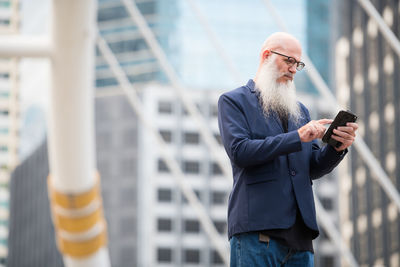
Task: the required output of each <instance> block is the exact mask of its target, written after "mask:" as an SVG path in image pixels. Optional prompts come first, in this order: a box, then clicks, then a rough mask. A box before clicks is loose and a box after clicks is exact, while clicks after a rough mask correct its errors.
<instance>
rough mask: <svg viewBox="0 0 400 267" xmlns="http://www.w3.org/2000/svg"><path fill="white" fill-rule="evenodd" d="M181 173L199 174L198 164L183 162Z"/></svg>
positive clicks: (196, 162)
mask: <svg viewBox="0 0 400 267" xmlns="http://www.w3.org/2000/svg"><path fill="white" fill-rule="evenodd" d="M183 172H184V173H188V174H198V173H200V162H198V161H189V160H188V161H184V162H183Z"/></svg>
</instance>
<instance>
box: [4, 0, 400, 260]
mask: <svg viewBox="0 0 400 267" xmlns="http://www.w3.org/2000/svg"><path fill="white" fill-rule="evenodd" d="M51 2H52V1H51V0H34V1H32V0H14V1H12V0H9V1H8V0H0V35H1V37H6V36H9V35H15V34H21V35H30V36H32V35H34V36H50V34H51V32H50V26H51V25H50V24H51ZM126 2H129V3H130V4H129V5H128V4H127V3H126ZM362 2H368V3H371V4H372V7H374V8H375V9H376V11H377V14H378V15H380V16H379V17H380V18H381V19H382V21H383V22H384V24H385V25H386V27H387V29H389V30H391V31H392V32H393V34H394V36H395V37H396V38H397V39H396V38H395V39H396V40H395V41H397V43H396V42H392V43H391V42H389V41H388V38H386V37H385V36H384V35H383V34H382V29H381V27H379V25H378V21H377V20H375V19H374V18H373V17H372V16H370V15H369V13H368V12H367V8H366V7H365V5H364V6H363V5H362ZM132 7H134V8H137V9H138V10H139V11H140V14H141V16H143V18H144V19H145V22H146V25H147V26H149V27H150V29H151V32H152V34H153V35H154V36H155V37H156V42H157V44H158V45H159V46H160V47H161V49H162V52H163V53H164V54H165V56H166V59H167V61H165V62H163V61H162V60H161V59H160V57H159V56H157V52H155V51H154V48H152V47H150V45H149V41H148V39H146V37H145V36H144V35H143V32H142V30H141V27H142V26H140V25H138V24H137V21H136V20H135V19H134V18H132V17H131V14H130V12H128V8H132ZM72 19H73V17H71V20H72ZM136 19H137V18H136ZM282 22H283V23H284V24H285V27H286V30H287V31H288V32H289V33H291V34H293V35H294V36H295V37H297V38H298V39H299V40H300V41H301V43H302V45H303V53H304V54H307V55H308V57H309V58H310V59H311V61H312V62H313V64H314V66H315V68H316V69H317V70H318V72H319V74H320V76H321V77H322V79H323V80H320V81H324V82H325V84H323V83H322V84H323V86H327V88H329V90H330V91H331V92H332V94H333V95H334V96H335V97H336V99H337V101H338V103H339V104H340V105H341V107H343V108H344V109H349V110H351V111H353V112H354V113H356V114H357V115H358V117H359V121H358V123H359V126H360V129H359V131H358V135H359V137H360V138H362V139H363V140H364V142H365V143H366V145H367V146H368V147H369V149H370V150H371V152H372V155H373V156H374V157H375V158H376V159H377V160H378V162H379V163H380V166H381V167H382V169H383V171H384V173H385V174H386V175H387V177H388V178H389V181H390V182H391V183H392V185H393V186H394V187H395V188H397V192H398V190H399V188H400V171H399V169H398V168H397V166H398V165H399V166H400V164H399V163H400V162H399V161H400V141H399V140H400V135H399V133H400V116H399V115H400V105H399V104H400V103H399V102H400V75H399V71H398V70H399V67H400V61H399V57H400V53H399V51H400V47H397V52H396V44H397V45H398V46H399V43H398V39H399V36H400V4H399V1H398V0H371V1H357V0H286V1H279V0H271V1H267V0H265V1H264V0H250V1H242V0H136V1H122V0H121V1H120V0H99V1H98V2H97V27H98V32H99V38H98V40H100V41H103V44H105V45H106V47H108V49H109V50H104V47H103V48H101V46H97V47H96V48H94V49H96V51H95V53H96V57H95V59H96V63H95V66H94V68H95V81H94V82H93V83H94V84H95V87H96V88H95V99H94V102H93V103H94V106H93V109H94V125H95V136H94V137H93V138H95V140H96V142H95V143H96V161H97V168H98V170H99V173H100V176H101V187H102V198H103V205H104V212H105V218H106V221H107V225H108V226H107V227H108V250H109V254H110V261H111V265H112V266H114V267H126V266H139V267H144V266H146V267H147V266H165V267H166V266H192V267H194V266H225V263H224V261H223V259H222V258H221V255H220V254H219V253H218V251H216V249H215V247H214V246H213V245H212V244H211V242H210V236H209V235H207V234H206V233H205V231H204V229H203V228H202V225H201V223H200V222H199V217H198V215H197V214H196V211H195V209H193V208H192V207H191V205H190V203H189V202H188V201H187V200H186V197H185V196H184V194H183V193H182V191H181V189H180V187H179V186H178V185H177V182H176V180H175V179H174V177H173V176H174V175H175V174H174V173H173V172H172V170H171V169H170V168H169V167H168V166H169V165H168V164H167V163H166V162H165V160H164V159H163V156H162V153H161V151H160V149H159V146H158V145H157V142H155V140H154V139H153V137H152V135H151V134H150V133H149V128H148V127H145V126H144V124H143V122H142V121H140V119H139V117H138V114H137V113H136V112H135V110H134V109H133V107H132V103H131V102H130V101H129V94H127V93H126V92H125V91H124V90H122V89H121V83H120V82H119V81H118V79H117V78H116V76H115V73H114V72H113V70H112V68H111V67H110V65H109V61H108V60H107V58H106V55H107V53H108V54H109V55H113V56H114V57H115V58H116V59H117V61H118V63H119V66H120V67H121V68H122V71H123V73H124V75H125V78H126V81H128V82H129V84H130V90H131V93H134V94H136V95H137V96H138V98H139V99H140V101H141V104H142V106H141V107H142V110H141V112H142V114H145V120H146V121H147V123H148V124H150V125H152V127H153V129H155V130H156V131H157V132H158V133H159V134H160V135H161V136H162V140H163V142H164V143H165V144H166V147H167V150H168V151H169V152H170V153H172V155H174V156H173V158H174V160H175V161H176V162H177V163H178V164H179V166H180V167H181V170H182V172H183V174H184V179H185V180H186V181H187V183H188V184H189V185H190V186H191V188H192V190H193V192H194V193H195V195H196V196H197V198H198V200H199V201H200V203H201V204H202V205H203V207H204V208H205V210H206V211H207V215H208V217H209V219H211V221H212V223H213V225H214V226H215V229H216V230H217V231H218V233H219V234H220V237H221V238H222V240H224V241H225V242H226V245H227V246H228V240H227V233H226V231H227V229H226V226H227V223H226V217H227V200H228V197H229V192H230V190H231V186H232V178H231V177H230V175H229V173H226V171H224V168H226V166H228V168H230V166H229V163H228V165H225V166H221V161H217V157H216V156H215V155H214V154H213V153H212V152H210V147H209V145H208V144H209V142H208V143H207V142H205V139H204V131H206V132H207V133H208V134H211V135H212V137H213V140H212V141H214V142H215V141H216V142H215V144H218V146H219V147H218V150H221V151H222V147H221V142H220V137H219V133H218V126H217V100H218V97H219V95H220V94H221V93H223V92H225V91H227V90H231V89H234V88H236V87H238V86H241V85H243V84H245V83H246V82H247V80H248V79H251V78H253V77H254V75H255V72H256V70H257V67H258V62H259V58H258V57H259V51H260V48H261V45H262V43H263V41H264V40H265V38H266V37H267V36H268V35H270V34H271V33H273V32H276V31H282V30H283V29H282V28H281V27H282V25H280V23H281V24H282ZM100 41H99V42H100ZM50 68H51V64H50V60H49V59H48V58H9V57H3V58H1V59H0V165H1V168H0V263H1V264H2V266H15V267H21V266H30V267H32V266H35V267H36V266H38V267H39V266H54V267H57V266H64V263H63V257H62V255H61V254H60V252H59V251H58V250H57V246H56V242H55V234H54V227H53V223H52V219H51V213H50V206H49V199H48V192H47V176H48V174H49V162H48V159H49V158H48V146H47V121H48V113H49V101H50V99H49V91H50V90H52V89H51V88H50V87H51V83H50V78H51V77H50ZM307 68H309V70H310V69H311V68H310V64H308V65H307V64H306V69H307ZM309 70H306V71H302V72H299V73H298V74H297V75H296V77H295V83H296V87H297V91H298V95H299V98H300V100H301V101H302V102H303V103H304V104H305V105H306V106H307V107H308V108H309V110H310V111H311V115H312V118H313V119H318V118H323V117H332V114H334V113H333V112H332V103H330V102H329V101H327V98H324V97H323V95H322V93H321V90H319V89H318V88H317V86H316V85H315V83H313V82H312V80H311V79H310V78H309V76H308V75H307V72H308V73H311V74H312V72H311V71H309ZM311 70H312V69H311ZM168 73H173V75H171V74H168ZM177 87H181V88H184V91H185V93H186V96H187V97H188V99H189V100H187V101H189V102H190V103H194V106H195V107H196V108H197V109H196V111H198V112H199V114H200V115H201V116H202V119H203V120H204V121H205V122H206V125H207V129H202V124H199V123H198V121H196V119H195V117H194V116H192V115H193V114H192V112H188V110H187V109H186V108H185V105H184V103H183V101H182V95H181V94H180V93H179V91H178V90H176V88H177ZM70 108H71V109H73V108H74V107H73V105H71V107H70ZM359 151H360V150H357V149H355V148H354V147H352V148H351V149H350V153H349V154H348V155H347V156H346V158H345V161H343V162H342V163H341V164H340V167H339V168H338V169H337V170H335V171H334V172H333V173H331V174H330V175H328V176H326V177H324V178H323V179H320V180H318V181H315V182H314V185H313V187H314V191H315V195H316V196H317V197H318V199H319V200H320V203H321V204H322V205H321V207H318V210H317V213H319V212H321V213H320V214H324V218H325V219H326V220H328V221H329V222H331V223H332V224H331V226H334V228H335V229H336V230H337V231H339V232H340V235H339V236H340V237H341V240H342V241H343V243H342V244H345V246H347V248H348V249H349V250H348V252H350V253H351V255H352V256H351V257H354V259H355V262H356V263H357V264H358V265H359V266H392V267H399V266H400V220H399V207H398V205H399V203H396V201H395V200H393V199H392V198H390V197H389V196H388V194H387V193H386V191H384V190H383V188H382V186H381V183H380V182H379V177H377V176H379V175H377V174H376V172H374V170H373V169H372V167H371V166H372V165H368V164H366V162H365V161H364V160H363V153H360V152H359ZM397 194H398V193H397ZM320 228H321V235H320V236H319V237H318V238H317V239H316V240H315V241H314V247H315V265H316V266H323V267H339V266H350V265H349V264H350V263H349V262H348V261H347V260H346V258H345V257H344V256H343V255H344V254H341V253H340V252H339V249H338V247H340V246H338V245H337V243H336V244H335V242H333V240H332V233H331V234H328V233H327V232H326V230H325V229H326V228H324V227H322V226H321V224H320Z"/></svg>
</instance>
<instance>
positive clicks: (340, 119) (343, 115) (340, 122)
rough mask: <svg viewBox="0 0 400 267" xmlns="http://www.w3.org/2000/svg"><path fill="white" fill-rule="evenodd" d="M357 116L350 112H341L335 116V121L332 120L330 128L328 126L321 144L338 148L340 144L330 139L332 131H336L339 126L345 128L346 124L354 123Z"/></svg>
mask: <svg viewBox="0 0 400 267" xmlns="http://www.w3.org/2000/svg"><path fill="white" fill-rule="evenodd" d="M356 121H357V116H356V115H354V114H353V113H351V112H350V111H345V110H341V111H339V113H338V114H337V115H336V117H335V119H334V120H333V122H332V124H331V126H329V128H328V130H327V131H326V132H325V134H324V136H323V137H322V142H324V143H328V144H330V145H331V146H333V147H336V148H338V147H340V146H341V145H342V142H339V141H336V140H335V139H333V138H331V135H332V134H333V129H336V128H337V127H339V126H346V123H348V122H356Z"/></svg>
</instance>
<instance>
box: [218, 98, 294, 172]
mask: <svg viewBox="0 0 400 267" xmlns="http://www.w3.org/2000/svg"><path fill="white" fill-rule="evenodd" d="M254 112H255V111H254V110H245V107H243V106H242V105H240V104H239V103H238V101H235V100H234V99H233V98H232V97H229V96H227V95H222V96H221V97H220V98H219V100H218V126H219V129H220V133H221V138H222V142H223V144H224V147H225V150H226V152H227V154H228V156H229V158H230V160H231V161H232V163H234V164H236V165H237V166H239V167H241V168H246V167H250V166H255V165H259V164H263V163H266V162H268V161H270V160H273V159H274V158H276V157H278V156H280V155H285V154H289V153H292V152H297V151H300V150H301V149H302V146H301V141H300V137H299V134H298V132H297V131H291V132H288V133H282V134H278V135H276V136H267V137H266V138H264V139H252V138H251V125H249V123H248V120H247V119H246V116H252V115H253V114H254Z"/></svg>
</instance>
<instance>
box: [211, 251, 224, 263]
mask: <svg viewBox="0 0 400 267" xmlns="http://www.w3.org/2000/svg"><path fill="white" fill-rule="evenodd" d="M211 263H212V264H223V263H224V262H223V260H222V258H221V256H220V255H219V254H218V252H217V251H216V250H213V251H212V253H211Z"/></svg>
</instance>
